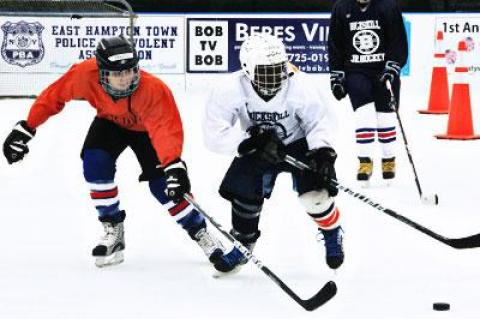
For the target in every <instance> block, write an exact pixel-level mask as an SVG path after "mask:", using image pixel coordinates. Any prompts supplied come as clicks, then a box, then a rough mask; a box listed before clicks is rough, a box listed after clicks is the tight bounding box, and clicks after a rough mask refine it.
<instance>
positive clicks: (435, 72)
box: [418, 31, 449, 114]
mask: <svg viewBox="0 0 480 319" xmlns="http://www.w3.org/2000/svg"><path fill="white" fill-rule="evenodd" d="M442 43H443V32H442V31H438V32H437V38H436V41H435V54H434V55H433V61H434V65H433V68H432V81H431V83H430V98H429V100H428V109H427V110H419V111H418V113H420V114H448V106H449V105H448V104H449V97H448V75H447V66H446V62H445V50H444V47H443V44H442Z"/></svg>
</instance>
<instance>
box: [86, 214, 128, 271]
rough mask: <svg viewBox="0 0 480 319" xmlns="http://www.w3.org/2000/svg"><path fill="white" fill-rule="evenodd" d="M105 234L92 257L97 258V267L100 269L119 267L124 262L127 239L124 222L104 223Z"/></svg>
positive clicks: (94, 249) (93, 251)
mask: <svg viewBox="0 0 480 319" xmlns="http://www.w3.org/2000/svg"><path fill="white" fill-rule="evenodd" d="M102 224H103V228H104V230H105V234H104V235H103V236H102V238H101V240H100V242H99V243H98V245H97V246H96V247H95V248H93V250H92V256H94V257H95V266H97V267H99V268H103V267H107V266H112V265H117V264H120V263H122V262H123V260H124V258H123V250H124V249H125V238H124V230H123V222H119V223H112V222H102Z"/></svg>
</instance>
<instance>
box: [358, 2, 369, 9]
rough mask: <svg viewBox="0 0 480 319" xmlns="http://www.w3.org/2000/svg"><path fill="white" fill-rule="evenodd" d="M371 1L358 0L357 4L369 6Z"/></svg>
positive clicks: (363, 6)
mask: <svg viewBox="0 0 480 319" xmlns="http://www.w3.org/2000/svg"><path fill="white" fill-rule="evenodd" d="M370 2H372V1H371V0H357V4H358V5H359V6H360V7H362V8H366V7H368V5H369V4H370Z"/></svg>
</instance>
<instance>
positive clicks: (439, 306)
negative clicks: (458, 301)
mask: <svg viewBox="0 0 480 319" xmlns="http://www.w3.org/2000/svg"><path fill="white" fill-rule="evenodd" d="M433 310H437V311H447V310H450V304H448V303H446V302H435V303H434V304H433Z"/></svg>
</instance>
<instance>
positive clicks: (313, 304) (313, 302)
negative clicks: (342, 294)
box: [302, 281, 337, 311]
mask: <svg viewBox="0 0 480 319" xmlns="http://www.w3.org/2000/svg"><path fill="white" fill-rule="evenodd" d="M336 294H337V285H336V284H335V282H333V281H329V282H327V283H326V284H325V285H324V286H323V287H322V289H320V291H319V292H317V294H316V295H315V296H313V297H312V298H310V299H307V300H304V301H303V302H302V306H303V308H305V310H308V311H313V310H315V309H317V308H318V307H320V306H322V305H324V304H325V303H326V302H328V301H329V300H330V299H332V298H333V297H334V296H335V295H336Z"/></svg>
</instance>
